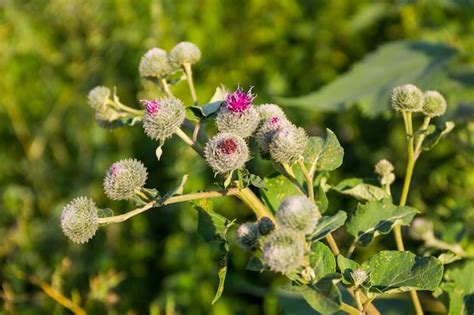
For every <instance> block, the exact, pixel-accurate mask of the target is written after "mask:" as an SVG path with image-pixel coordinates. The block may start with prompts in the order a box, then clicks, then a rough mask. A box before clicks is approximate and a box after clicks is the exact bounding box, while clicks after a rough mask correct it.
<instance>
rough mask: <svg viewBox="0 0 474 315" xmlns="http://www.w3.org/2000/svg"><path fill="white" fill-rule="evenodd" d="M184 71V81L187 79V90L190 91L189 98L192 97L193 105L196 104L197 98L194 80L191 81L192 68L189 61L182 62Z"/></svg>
mask: <svg viewBox="0 0 474 315" xmlns="http://www.w3.org/2000/svg"><path fill="white" fill-rule="evenodd" d="M183 69H184V72H185V73H186V81H188V86H189V92H190V93H191V98H192V99H193V103H194V105H196V106H197V105H198V99H197V95H196V90H195V89H194V81H193V70H192V69H191V64H190V63H184V64H183Z"/></svg>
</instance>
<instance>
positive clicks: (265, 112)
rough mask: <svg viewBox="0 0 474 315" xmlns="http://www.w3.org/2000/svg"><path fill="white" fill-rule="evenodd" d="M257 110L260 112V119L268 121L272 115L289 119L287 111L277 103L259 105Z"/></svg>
mask: <svg viewBox="0 0 474 315" xmlns="http://www.w3.org/2000/svg"><path fill="white" fill-rule="evenodd" d="M257 111H258V113H259V114H260V119H261V120H262V121H266V120H268V119H269V118H272V117H278V118H281V119H285V120H286V119H287V118H286V114H285V112H284V111H283V110H282V109H281V107H280V106H278V105H275V104H262V105H259V106H257Z"/></svg>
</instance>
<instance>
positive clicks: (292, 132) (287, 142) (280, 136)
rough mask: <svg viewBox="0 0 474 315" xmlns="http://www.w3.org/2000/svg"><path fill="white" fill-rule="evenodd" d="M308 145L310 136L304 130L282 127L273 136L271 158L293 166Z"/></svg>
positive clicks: (291, 126) (290, 126)
mask: <svg viewBox="0 0 474 315" xmlns="http://www.w3.org/2000/svg"><path fill="white" fill-rule="evenodd" d="M307 144H308V136H307V135H306V132H305V131H304V129H303V128H298V127H296V126H293V125H289V126H282V127H281V128H279V129H278V130H277V131H276V132H275V134H274V135H273V136H272V140H271V142H270V145H269V149H270V150H269V151H270V156H271V158H272V159H273V160H274V161H276V162H279V163H288V164H292V163H294V162H296V161H297V160H298V158H299V157H300V156H301V155H302V154H303V152H304V150H305V148H306V145H307Z"/></svg>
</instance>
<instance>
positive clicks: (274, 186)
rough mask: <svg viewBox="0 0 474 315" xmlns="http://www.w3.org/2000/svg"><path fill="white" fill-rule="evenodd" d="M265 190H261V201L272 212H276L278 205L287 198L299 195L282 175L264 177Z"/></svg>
mask: <svg viewBox="0 0 474 315" xmlns="http://www.w3.org/2000/svg"><path fill="white" fill-rule="evenodd" d="M264 181H265V188H264V189H261V192H262V197H263V198H262V199H263V201H264V202H265V204H266V205H267V206H268V207H270V208H271V209H272V210H273V211H276V210H277V209H278V207H279V206H280V203H281V202H282V201H283V199H285V198H286V197H289V196H295V195H300V194H301V193H300V192H299V191H298V189H297V188H296V187H295V186H294V185H293V184H292V183H291V182H290V181H289V180H288V179H287V178H286V177H285V176H283V175H278V176H274V177H266V178H265V179H264Z"/></svg>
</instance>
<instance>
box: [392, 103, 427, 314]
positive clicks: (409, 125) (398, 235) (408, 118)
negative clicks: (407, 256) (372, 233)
mask: <svg viewBox="0 0 474 315" xmlns="http://www.w3.org/2000/svg"><path fill="white" fill-rule="evenodd" d="M402 115H403V121H404V123H405V131H406V135H407V151H408V156H407V167H406V171H405V181H404V182H403V190H402V195H401V197H400V203H399V205H400V206H402V207H403V206H405V205H406V203H407V198H408V192H409V191H410V184H411V179H412V176H413V170H414V168H415V156H414V149H413V145H414V138H413V121H412V113H411V112H402ZM425 121H426V120H425ZM428 123H429V121H428ZM418 140H419V139H418ZM393 232H394V235H395V242H396V244H397V249H398V250H399V251H404V250H405V246H404V244H403V237H402V229H401V226H400V225H397V226H395V227H394V229H393ZM410 295H411V300H412V302H413V306H414V307H415V311H416V314H417V315H422V314H423V308H422V307H421V304H420V299H419V298H418V294H417V293H416V291H415V290H412V291H410Z"/></svg>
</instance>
